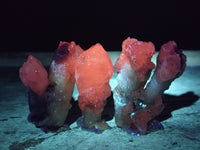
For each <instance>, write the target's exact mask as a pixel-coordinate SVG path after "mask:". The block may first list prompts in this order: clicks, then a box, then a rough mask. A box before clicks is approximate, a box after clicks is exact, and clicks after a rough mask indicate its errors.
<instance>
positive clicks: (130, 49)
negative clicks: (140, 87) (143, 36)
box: [115, 38, 155, 81]
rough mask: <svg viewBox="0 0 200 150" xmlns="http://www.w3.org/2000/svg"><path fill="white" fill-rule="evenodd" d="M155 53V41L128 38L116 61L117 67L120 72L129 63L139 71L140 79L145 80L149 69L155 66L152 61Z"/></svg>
mask: <svg viewBox="0 0 200 150" xmlns="http://www.w3.org/2000/svg"><path fill="white" fill-rule="evenodd" d="M154 53H155V48H154V45H153V43H151V42H142V41H138V40H137V39H131V38H127V39H126V40H124V41H123V43H122V53H121V55H120V57H119V58H118V59H117V61H116V63H115V68H116V70H117V72H119V71H120V70H121V69H122V67H123V65H124V64H125V63H128V64H130V65H131V67H132V69H133V70H135V71H136V72H137V75H138V77H139V79H140V80H141V81H144V80H145V77H146V74H147V73H148V71H149V70H151V69H153V68H154V67H155V65H154V64H153V63H152V62H151V57H152V56H153V54H154Z"/></svg>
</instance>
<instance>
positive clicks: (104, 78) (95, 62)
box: [75, 44, 114, 130]
mask: <svg viewBox="0 0 200 150" xmlns="http://www.w3.org/2000/svg"><path fill="white" fill-rule="evenodd" d="M113 72H114V69H113V66H112V62H111V59H110V57H109V55H108V54H107V53H106V51H105V50H104V48H103V47H102V46H101V45H100V44H96V45H94V46H92V47H91V48H89V49H88V50H86V51H84V52H83V53H82V54H81V55H80V56H79V57H78V60H77V64H76V71H75V78H76V84H77V88H78V92H79V97H78V103H79V107H80V109H81V110H82V114H83V124H84V126H85V127H86V128H99V129H102V130H104V129H106V128H107V127H108V126H107V125H106V124H105V123H104V122H102V121H101V112H102V111H103V109H104V105H105V103H106V101H105V100H106V98H107V97H109V96H110V94H111V88H110V85H109V80H110V78H111V77H112V75H113Z"/></svg>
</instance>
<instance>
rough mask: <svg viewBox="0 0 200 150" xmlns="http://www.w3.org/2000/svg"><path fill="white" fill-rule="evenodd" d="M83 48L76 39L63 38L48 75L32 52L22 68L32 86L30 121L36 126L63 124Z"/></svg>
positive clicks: (23, 76) (26, 80) (28, 84)
mask: <svg viewBox="0 0 200 150" xmlns="http://www.w3.org/2000/svg"><path fill="white" fill-rule="evenodd" d="M82 51H83V50H82V49H81V48H80V47H79V46H78V45H76V44H75V43H74V42H71V43H68V42H60V44H59V46H58V48H57V49H56V51H55V53H54V56H53V58H52V61H51V64H50V69H49V75H48V73H47V71H46V70H45V68H44V67H43V65H42V63H41V62H40V61H39V60H37V59H36V58H34V57H33V56H29V58H28V60H27V62H26V63H25V64H24V65H23V66H22V67H21V68H20V72H19V74H20V79H21V80H22V82H23V83H24V85H25V86H27V87H28V88H29V109H30V114H29V117H28V119H29V121H31V122H33V123H34V124H35V125H36V126H37V127H60V126H62V125H64V123H65V120H66V117H67V115H68V111H69V109H70V108H71V104H70V100H71V98H72V92H73V89H74V84H75V78H74V76H75V75H74V74H75V61H76V58H77V57H78V56H79V55H80V53H82Z"/></svg>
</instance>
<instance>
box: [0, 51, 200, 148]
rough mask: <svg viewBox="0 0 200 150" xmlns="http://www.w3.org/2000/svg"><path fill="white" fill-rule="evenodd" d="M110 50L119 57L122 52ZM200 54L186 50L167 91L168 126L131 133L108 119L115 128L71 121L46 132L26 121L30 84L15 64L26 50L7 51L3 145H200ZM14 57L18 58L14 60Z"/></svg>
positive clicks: (0, 103)
mask: <svg viewBox="0 0 200 150" xmlns="http://www.w3.org/2000/svg"><path fill="white" fill-rule="evenodd" d="M109 54H110V55H111V59H112V61H113V62H114V61H115V60H116V58H117V56H118V55H119V52H116V53H112V54H111V53H109ZM197 54H200V53H199V52H194V53H192V52H187V53H186V55H188V67H187V68H186V71H185V72H184V74H183V75H182V76H181V77H180V78H179V79H177V80H175V81H174V82H173V84H172V85H171V86H170V89H169V90H168V91H166V94H170V95H166V96H165V97H166V100H165V105H166V108H167V109H165V112H164V113H162V114H161V116H160V117H159V119H161V120H162V122H161V123H162V125H163V126H164V130H159V131H155V132H152V133H149V134H147V135H141V136H137V135H130V134H128V133H126V132H124V131H123V130H121V129H119V128H117V127H116V125H115V123H114V119H111V120H109V121H108V124H109V125H110V126H111V127H112V129H110V130H106V131H104V132H103V133H101V134H96V133H93V132H89V131H85V130H82V129H81V128H79V127H77V124H76V122H74V123H73V124H71V126H70V130H66V131H60V132H54V133H44V132H43V131H41V130H40V129H38V128H36V127H35V126H34V125H33V124H31V123H29V122H28V121H27V115H28V113H29V110H28V104H27V94H26V91H27V89H26V88H25V87H24V86H23V85H22V83H21V82H20V80H19V78H18V68H16V67H18V66H20V65H21V64H20V63H22V60H21V59H23V61H24V60H26V56H27V54H23V55H21V54H19V55H17V57H18V56H19V58H20V59H18V58H17V60H15V61H14V60H13V59H15V58H16V55H14V54H12V55H9V54H4V56H7V57H8V56H9V57H10V58H7V60H6V58H4V59H2V56H3V55H1V62H2V61H4V62H5V63H6V62H7V67H6V68H3V67H2V66H1V72H0V76H1V78H0V87H1V88H0V149H2V150H6V149H11V150H14V149H16V150H22V149H40V150H43V149H49V150H51V149H52V150H53V149H59V150H66V149H72V150H73V149H74V150H77V149H81V150H85V149H87V150H90V149H91V150H94V149H97V150H102V149H105V150H124V149H127V150H129V149H130V150H133V149H134V150H141V149H142V150H155V149H158V150H167V149H173V150H176V149H177V150H185V149H187V150H190V149H191V150H199V149H200V100H199V96H200V80H199V78H200V65H199V60H198V56H200V55H197ZM112 55H113V56H112ZM14 56H15V57H14ZM37 56H38V58H43V57H44V56H45V58H46V60H45V63H46V64H47V62H48V61H50V58H49V57H50V56H51V54H37ZM46 56H48V58H47V57H46ZM193 58H194V59H193ZM10 60H12V61H13V62H15V66H14V65H13V64H12V63H13V62H12V61H11V62H10ZM41 60H42V59H41ZM9 62H10V64H9ZM45 63H44V64H45ZM0 64H2V63H0ZM4 66H6V65H4ZM8 66H10V67H8ZM115 77H116V74H115V75H114V76H113V78H112V81H111V86H112V87H114V86H115V85H114V84H115ZM76 94H77V93H75V95H76ZM75 97H76V96H75Z"/></svg>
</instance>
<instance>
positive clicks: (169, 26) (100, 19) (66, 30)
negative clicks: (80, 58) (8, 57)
mask: <svg viewBox="0 0 200 150" xmlns="http://www.w3.org/2000/svg"><path fill="white" fill-rule="evenodd" d="M197 2H198V1H192V0H190V1H177V0H168V1H164V0H160V1H153V0H148V1H142V0H138V1H135V0H130V1H117V0H116V1H109V0H107V1H100V0H99V1H92V2H88V1H85V0H82V1H67V0H66V1H64V2H61V1H54V2H50V1H42V0H41V1H39V2H37V1H31V0H26V1H17V0H15V1H14V0H11V1H9V0H8V1H7V2H5V3H4V5H2V6H3V8H2V9H1V11H2V12H1V15H2V17H1V26H2V27H1V33H0V36H1V39H0V40H1V43H0V49H1V51H50V52H52V51H54V50H55V49H56V47H57V46H58V43H59V41H68V42H70V41H75V42H76V43H77V44H79V45H80V46H81V47H82V48H83V49H87V48H89V47H90V46H91V45H93V44H95V43H97V42H99V43H101V44H102V45H103V46H104V48H105V49H106V50H107V51H109V50H121V43H122V41H123V40H125V39H126V38H127V37H129V36H130V37H132V38H137V39H138V40H142V41H152V42H153V43H154V44H155V46H156V50H159V48H160V46H161V45H162V44H164V43H165V42H167V41H169V40H175V41H176V42H177V43H178V45H179V47H180V48H182V49H190V50H200V21H199V20H200V11H199V7H200V5H199V4H198V3H197Z"/></svg>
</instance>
